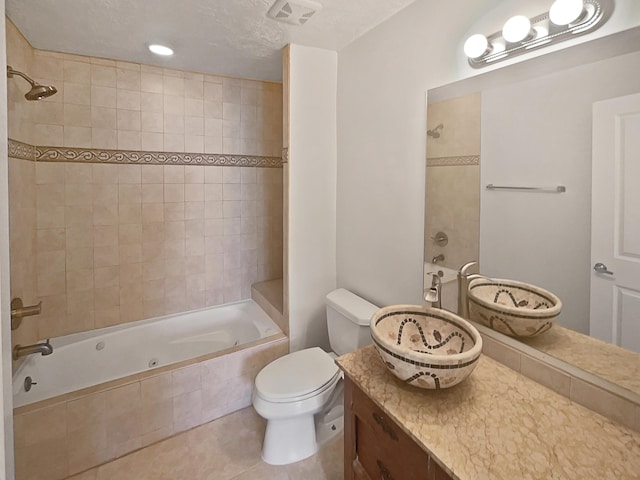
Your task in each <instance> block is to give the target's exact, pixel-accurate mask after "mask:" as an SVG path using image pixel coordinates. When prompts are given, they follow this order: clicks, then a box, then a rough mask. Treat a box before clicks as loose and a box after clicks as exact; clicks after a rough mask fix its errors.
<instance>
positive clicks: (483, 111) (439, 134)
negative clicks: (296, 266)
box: [425, 28, 640, 400]
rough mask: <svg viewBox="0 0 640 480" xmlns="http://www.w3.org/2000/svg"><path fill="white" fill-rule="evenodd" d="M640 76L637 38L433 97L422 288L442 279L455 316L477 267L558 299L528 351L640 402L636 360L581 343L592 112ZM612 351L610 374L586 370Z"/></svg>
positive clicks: (478, 79) (624, 35) (487, 76)
mask: <svg viewBox="0 0 640 480" xmlns="http://www.w3.org/2000/svg"><path fill="white" fill-rule="evenodd" d="M639 75H640V28H634V29H631V30H627V31H624V32H620V33H617V34H614V35H610V36H608V37H603V38H600V39H597V40H593V41H591V42H587V43H583V44H580V45H577V46H573V47H570V48H567V49H564V50H560V51H557V52H553V53H550V54H547V55H543V56H540V57H537V58H534V59H531V60H528V61H524V62H520V63H517V64H514V65H511V66H508V67H505V68H501V69H497V70H493V71H490V72H488V73H483V74H479V75H477V76H475V77H472V78H468V79H465V80H462V81H459V82H456V83H453V84H449V85H445V86H442V87H438V88H435V89H431V90H429V91H428V95H427V98H428V105H427V132H426V139H427V175H426V213H425V215H426V217H425V287H429V286H430V281H431V277H430V275H427V274H428V273H429V272H430V271H438V270H442V271H443V273H444V277H443V282H445V283H444V288H443V292H444V298H443V305H444V306H445V308H449V309H452V310H454V309H455V308H456V296H457V294H456V288H455V272H456V270H457V269H458V268H459V267H460V266H461V265H462V264H464V263H465V262H468V261H476V260H479V270H480V272H481V273H482V274H484V275H486V276H489V277H494V278H510V279H514V280H519V281H523V282H526V283H530V284H533V285H538V286H540V287H542V288H545V289H547V290H549V291H551V292H553V293H555V294H556V295H558V296H559V297H560V298H561V299H562V302H563V311H562V313H561V315H560V317H559V319H558V324H557V327H559V328H552V329H551V330H550V331H549V332H547V333H546V334H543V335H541V336H539V337H536V338H534V339H524V340H523V339H520V340H519V341H520V343H521V344H522V345H526V347H527V348H529V347H534V348H536V349H539V350H541V351H542V352H544V353H547V354H549V355H552V356H554V357H557V358H559V359H560V360H562V361H564V362H567V363H570V364H572V365H574V366H577V367H579V368H580V369H583V370H586V371H588V372H590V373H592V374H595V375H597V376H599V377H601V378H603V379H605V380H606V381H610V382H613V383H615V384H618V385H619V386H620V387H622V388H623V389H625V390H626V391H628V392H631V393H632V394H633V395H636V396H637V398H638V399H639V400H640V380H639V377H640V375H639V372H640V353H634V352H631V351H630V350H626V351H625V350H623V349H621V348H617V347H609V346H608V345H606V346H605V345H604V344H602V343H601V342H600V341H598V340H593V341H591V340H590V339H589V337H586V336H585V335H588V334H589V331H590V291H591V287H590V282H591V276H592V275H593V273H592V266H593V265H591V263H592V262H591V235H592V222H591V208H592V207H591V192H592V173H591V172H592V154H591V152H592V118H593V115H592V108H593V104H594V103H595V102H601V101H604V100H607V99H613V98H618V97H624V96H627V95H631V94H635V93H638V92H640V83H638V78H639ZM488 185H494V186H498V187H525V189H518V188H506V189H491V187H489V188H488V187H487V186H488ZM559 186H561V187H564V191H560V190H562V189H558V188H557V187H559ZM527 188H539V189H540V190H529V189H527ZM445 238H446V240H445ZM609 288H610V287H609ZM639 296H640V295H639ZM605 321H608V322H609V324H610V323H611V319H605ZM585 339H586V341H585ZM516 343H517V342H516ZM608 348H610V351H609V350H608V351H607V358H608V359H610V360H608V361H606V362H603V363H607V365H606V366H605V365H592V364H594V363H600V362H594V361H593V360H591V361H590V359H592V356H593V354H594V352H595V350H600V349H608ZM600 367H603V369H600ZM612 371H615V372H617V373H618V375H611V372H612Z"/></svg>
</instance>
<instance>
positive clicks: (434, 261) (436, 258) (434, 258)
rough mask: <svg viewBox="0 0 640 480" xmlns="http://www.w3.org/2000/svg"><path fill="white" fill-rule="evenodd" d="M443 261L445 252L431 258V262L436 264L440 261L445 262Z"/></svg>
mask: <svg viewBox="0 0 640 480" xmlns="http://www.w3.org/2000/svg"><path fill="white" fill-rule="evenodd" d="M443 261H444V253H441V254H440V255H436V256H435V257H433V258H432V259H431V263H433V264H434V265H435V264H436V263H438V262H443Z"/></svg>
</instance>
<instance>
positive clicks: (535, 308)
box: [468, 278, 562, 337]
mask: <svg viewBox="0 0 640 480" xmlns="http://www.w3.org/2000/svg"><path fill="white" fill-rule="evenodd" d="M468 296H469V318H470V319H471V320H473V321H474V322H478V323H481V324H483V325H486V326H487V327H489V328H492V329H493V330H496V331H498V332H500V333H504V334H505V335H510V336H512V337H535V336H537V335H540V334H541V333H543V332H546V331H547V330H549V329H550V328H551V327H552V326H553V324H554V322H555V320H556V317H557V316H558V315H559V314H560V310H561V309H562V302H561V301H560V299H559V298H558V297H556V296H555V295H554V294H553V293H551V292H548V291H547V290H544V289H542V288H540V287H536V286H535V285H530V284H527V283H521V282H516V281H515V280H499V279H493V280H489V279H484V278H478V279H475V280H472V281H471V283H469V292H468Z"/></svg>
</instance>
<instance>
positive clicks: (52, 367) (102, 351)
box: [13, 300, 281, 408]
mask: <svg viewBox="0 0 640 480" xmlns="http://www.w3.org/2000/svg"><path fill="white" fill-rule="evenodd" d="M280 332H281V330H280V329H279V328H278V327H277V325H276V324H275V323H273V321H272V320H271V319H270V318H269V316H268V315H267V314H266V313H265V312H264V311H263V310H262V309H261V308H260V307H259V306H258V305H257V304H256V303H255V302H254V301H253V300H244V301H241V302H235V303H229V304H226V305H221V306H218V307H212V308H207V309H203V310H195V311H192V312H187V313H181V314H177V315H168V316H164V317H159V318H154V319H150V320H142V321H139V322H134V323H129V324H126V325H118V326H115V327H108V328H103V329H100V330H93V331H90V332H83V333H77V334H73V335H68V336H65V337H58V338H54V339H52V340H51V344H52V345H53V353H52V354H51V355H48V356H41V355H39V354H36V355H31V356H29V357H28V358H27V359H26V361H24V362H23V364H22V365H21V366H20V367H19V368H18V370H17V371H16V372H15V374H14V375H13V402H14V407H15V408H17V407H20V406H23V405H27V404H30V403H33V402H38V401H40V400H45V399H48V398H51V397H56V396H58V395H62V394H65V393H69V392H74V391H77V390H81V389H83V388H87V387H91V386H94V385H99V384H102V383H105V382H109V381H111V380H116V379H120V378H124V377H127V376H130V375H134V374H136V373H141V372H145V371H148V370H151V369H154V368H159V367H164V366H167V365H171V364H175V363H178V362H182V361H184V360H188V359H192V358H197V357H200V356H203V355H208V354H212V353H214V352H218V351H220V350H224V349H227V348H232V347H234V346H236V345H242V344H245V343H249V342H253V341H256V340H260V339H262V338H266V337H270V336H272V335H275V334H278V333H280ZM26 377H31V379H32V380H33V381H34V382H37V384H36V385H33V386H32V387H31V390H30V391H29V392H26V391H25V388H24V384H25V378H26Z"/></svg>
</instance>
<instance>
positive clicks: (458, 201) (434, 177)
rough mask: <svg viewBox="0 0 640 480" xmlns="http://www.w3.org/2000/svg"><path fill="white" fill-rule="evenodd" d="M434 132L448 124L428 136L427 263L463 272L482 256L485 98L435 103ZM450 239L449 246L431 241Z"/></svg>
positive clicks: (431, 106)
mask: <svg viewBox="0 0 640 480" xmlns="http://www.w3.org/2000/svg"><path fill="white" fill-rule="evenodd" d="M427 122H428V127H427V128H428V129H434V128H435V127H437V126H438V125H439V124H442V125H443V128H442V129H441V130H440V136H439V137H438V138H433V137H430V136H427V180H426V218H425V260H426V261H431V259H432V258H433V257H435V256H436V255H439V254H443V255H444V257H445V259H444V261H440V262H438V263H441V264H443V265H445V266H447V267H450V268H454V269H456V270H457V269H458V268H460V266H462V264H464V263H466V262H469V261H477V260H478V258H479V241H480V240H479V235H480V94H471V95H467V96H465V97H460V98H454V99H452V100H446V101H443V102H438V103H432V104H429V105H428V109H427ZM440 231H442V232H444V233H446V234H447V236H448V237H449V243H448V244H447V245H446V246H439V245H436V244H435V242H434V241H433V240H432V239H431V237H434V236H435V235H436V233H437V232H440Z"/></svg>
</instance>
